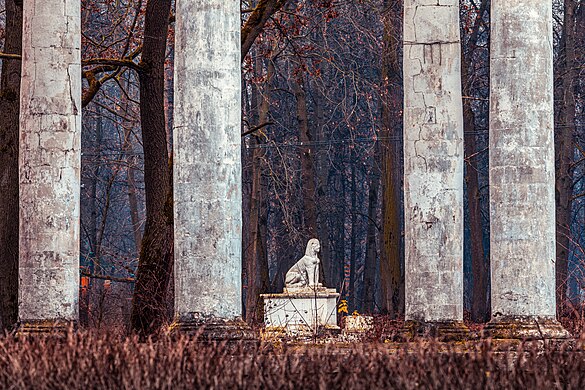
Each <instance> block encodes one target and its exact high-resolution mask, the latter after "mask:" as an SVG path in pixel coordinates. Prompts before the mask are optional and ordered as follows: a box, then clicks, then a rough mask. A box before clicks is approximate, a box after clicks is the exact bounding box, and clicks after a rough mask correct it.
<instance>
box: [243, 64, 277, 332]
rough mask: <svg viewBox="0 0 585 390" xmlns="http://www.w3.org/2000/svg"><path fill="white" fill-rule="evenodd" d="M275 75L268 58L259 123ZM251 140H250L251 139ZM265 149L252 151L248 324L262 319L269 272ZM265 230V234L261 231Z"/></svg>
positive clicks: (266, 110)
mask: <svg viewBox="0 0 585 390" xmlns="http://www.w3.org/2000/svg"><path fill="white" fill-rule="evenodd" d="M273 75H274V63H273V62H272V60H269V63H268V72H267V76H266V83H265V90H264V94H263V96H262V104H261V105H260V109H259V115H258V124H259V125H261V124H263V123H266V122H267V121H268V113H269V110H270V83H271V80H272V77H273ZM260 138H261V135H254V136H253V138H252V139H253V140H254V141H253V142H251V144H252V145H255V146H257V145H259V144H260V143H261V142H260V141H259V140H260ZM251 141H252V140H251ZM263 154H264V150H263V149H262V148H259V147H256V148H254V149H253V152H252V191H251V201H250V220H249V229H248V230H249V232H250V233H249V234H250V240H251V243H250V247H249V249H248V250H247V259H246V266H247V272H246V274H247V285H248V290H247V293H246V321H247V322H248V323H250V324H252V323H260V322H262V321H263V319H264V316H263V304H262V300H261V299H260V294H263V293H266V292H268V289H269V287H270V278H269V275H268V257H267V253H266V234H265V229H263V228H262V226H264V227H265V226H266V211H267V207H266V194H265V191H264V186H263V183H262V181H263V180H262V167H263V164H262V161H263V159H264V156H263ZM263 233H264V234H263Z"/></svg>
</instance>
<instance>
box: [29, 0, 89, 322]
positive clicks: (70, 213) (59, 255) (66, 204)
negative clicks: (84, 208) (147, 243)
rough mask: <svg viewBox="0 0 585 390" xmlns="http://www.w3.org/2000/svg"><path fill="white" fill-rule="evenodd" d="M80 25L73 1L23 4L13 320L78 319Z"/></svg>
mask: <svg viewBox="0 0 585 390" xmlns="http://www.w3.org/2000/svg"><path fill="white" fill-rule="evenodd" d="M80 23H81V19H80V4H79V1H75V0H25V1H24V23H23V25H24V27H23V60H22V87H21V117H20V122H21V126H20V155H19V166H20V168H19V170H20V221H21V222H20V265H19V279H20V281H19V283H20V285H19V319H20V321H31V320H55V319H59V320H73V321H74V320H76V319H77V317H78V312H77V310H78V309H77V307H78V290H79V287H78V284H79V215H80V205H79V203H80V195H79V191H80V165H81V161H80V160H81V137H80V131H81V112H80V107H81V52H80V45H81V42H80V40H81V30H80Z"/></svg>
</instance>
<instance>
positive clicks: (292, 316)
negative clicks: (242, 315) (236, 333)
mask: <svg viewBox="0 0 585 390" xmlns="http://www.w3.org/2000/svg"><path fill="white" fill-rule="evenodd" d="M320 249H321V245H320V244H319V240H318V239H316V238H312V239H310V240H309V242H308V243H307V249H306V250H305V255H304V256H303V257H302V258H301V259H300V260H299V261H297V262H296V264H295V265H293V266H292V267H291V269H290V270H289V271H288V272H287V273H286V276H285V279H284V284H285V288H284V291H283V292H282V293H281V294H262V295H261V297H262V299H264V324H265V326H266V332H268V334H271V333H273V334H275V335H277V334H281V333H282V332H284V333H285V334H304V333H303V332H305V333H307V332H308V334H311V335H314V334H316V333H315V332H317V330H318V329H320V330H326V331H332V332H334V333H335V332H338V331H339V327H338V326H337V299H338V298H339V294H338V293H337V292H336V291H335V289H334V288H332V289H329V288H326V287H323V285H322V284H321V283H319V265H320V263H321V260H319V256H318V254H319V250H320Z"/></svg>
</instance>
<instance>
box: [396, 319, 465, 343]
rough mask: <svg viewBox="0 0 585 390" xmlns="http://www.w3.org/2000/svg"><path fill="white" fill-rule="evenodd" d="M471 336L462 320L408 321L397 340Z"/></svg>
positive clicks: (452, 339) (460, 338) (462, 339)
mask: <svg viewBox="0 0 585 390" xmlns="http://www.w3.org/2000/svg"><path fill="white" fill-rule="evenodd" d="M470 336H471V333H470V332H469V329H468V328H467V326H465V324H464V323H463V322H462V321H441V322H420V321H406V322H405V323H404V328H403V330H402V332H400V333H399V334H398V338H397V340H393V341H414V340H415V339H417V338H432V339H436V340H438V341H464V340H468V339H469V338H470Z"/></svg>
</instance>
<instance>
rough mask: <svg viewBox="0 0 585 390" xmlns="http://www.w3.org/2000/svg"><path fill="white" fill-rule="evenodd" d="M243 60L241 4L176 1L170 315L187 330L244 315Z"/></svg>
mask: <svg viewBox="0 0 585 390" xmlns="http://www.w3.org/2000/svg"><path fill="white" fill-rule="evenodd" d="M240 57H241V54H240V2H239V1H237V0H190V1H189V0H178V1H177V22H176V50H175V87H174V90H175V110H174V116H175V117H174V210H175V211H174V213H175V311H176V316H177V321H178V325H179V327H180V328H182V329H183V330H185V331H189V330H191V329H196V328H197V327H198V326H199V325H201V324H205V325H207V328H208V329H209V328H210V327H217V325H218V324H220V325H221V324H229V325H230V326H231V325H233V324H236V323H237V322H238V321H239V320H240V317H241V307H242V296H241V288H242V284H241V274H242V265H241V264H242V260H241V257H242V254H241V247H242V189H241V169H242V168H241V159H240V154H241V153H240V145H241V144H240V143H241V136H240V133H241V128H240V120H241V119H240V115H241V65H240V63H241V58H240ZM219 336H221V335H219Z"/></svg>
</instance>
